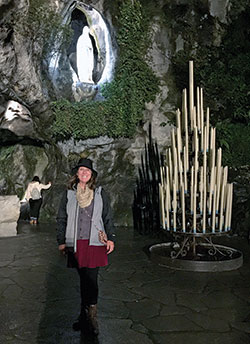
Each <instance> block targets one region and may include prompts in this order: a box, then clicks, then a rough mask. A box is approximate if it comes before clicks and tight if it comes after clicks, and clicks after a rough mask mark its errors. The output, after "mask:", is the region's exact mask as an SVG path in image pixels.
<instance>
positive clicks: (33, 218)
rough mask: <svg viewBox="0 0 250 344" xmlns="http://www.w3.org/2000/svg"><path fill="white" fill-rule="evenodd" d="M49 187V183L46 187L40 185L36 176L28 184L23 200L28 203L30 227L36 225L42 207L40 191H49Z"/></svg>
mask: <svg viewBox="0 0 250 344" xmlns="http://www.w3.org/2000/svg"><path fill="white" fill-rule="evenodd" d="M50 187H51V183H50V182H49V183H48V184H46V185H45V184H42V183H41V181H40V179H39V177H38V176H35V177H34V178H33V179H32V181H31V182H30V183H29V184H28V187H27V190H26V191H25V194H24V197H23V199H25V200H27V201H29V205H30V224H31V225H36V224H37V222H38V217H39V211H40V208H41V205H42V194H41V191H42V190H43V189H49V188H50Z"/></svg>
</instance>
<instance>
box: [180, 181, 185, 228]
mask: <svg viewBox="0 0 250 344" xmlns="http://www.w3.org/2000/svg"><path fill="white" fill-rule="evenodd" d="M181 208H182V230H183V232H186V216H185V191H184V185H183V184H182V185H181Z"/></svg>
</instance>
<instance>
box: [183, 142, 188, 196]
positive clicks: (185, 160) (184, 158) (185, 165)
mask: <svg viewBox="0 0 250 344" xmlns="http://www.w3.org/2000/svg"><path fill="white" fill-rule="evenodd" d="M183 160H184V189H185V193H187V190H188V185H187V155H186V146H184V153H183Z"/></svg>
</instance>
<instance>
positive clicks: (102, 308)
mask: <svg viewBox="0 0 250 344" xmlns="http://www.w3.org/2000/svg"><path fill="white" fill-rule="evenodd" d="M98 315H99V316H100V317H107V318H117V319H127V318H128V316H129V310H128V308H127V307H126V305H125V304H124V302H122V301H114V300H112V301H110V300H105V299H102V298H99V302H98Z"/></svg>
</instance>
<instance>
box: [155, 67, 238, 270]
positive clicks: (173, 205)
mask: <svg viewBox="0 0 250 344" xmlns="http://www.w3.org/2000/svg"><path fill="white" fill-rule="evenodd" d="M187 103H188V102H187V91H186V89H185V90H183V98H182V113H181V111H180V110H179V109H178V110H177V111H176V129H172V131H171V148H168V149H167V150H166V159H165V165H163V166H161V167H160V183H159V204H160V210H161V216H160V218H161V225H162V227H163V229H164V230H165V231H167V232H169V233H171V234H172V235H173V236H174V238H175V241H174V242H173V243H169V244H163V246H162V247H160V246H159V245H154V246H151V248H150V252H151V256H152V257H153V258H157V256H159V255H160V256H161V259H160V260H161V263H162V264H163V263H164V262H165V263H164V265H167V266H170V267H174V268H177V269H178V268H179V269H184V270H195V271H223V270H232V269H236V268H238V267H240V266H241V265H242V262H243V258H242V254H241V252H239V251H237V250H234V249H232V248H228V247H225V246H222V245H217V244H214V243H213V241H212V238H213V237H218V236H222V235H227V234H228V233H229V232H230V230H231V216H232V200H233V184H232V183H228V181H227V180H228V168H227V167H223V166H222V149H221V148H218V149H217V151H216V129H215V128H213V127H211V126H210V123H209V108H207V110H206V116H205V115H204V110H203V90H202V89H200V88H199V87H197V93H196V103H197V104H196V106H195V105H194V78H193V62H192V61H190V62H189V106H188V105H187ZM188 108H189V111H188ZM163 247H164V250H163ZM163 258H165V260H164V262H162V259H163ZM181 261H182V262H181ZM185 262H186V263H185Z"/></svg>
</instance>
